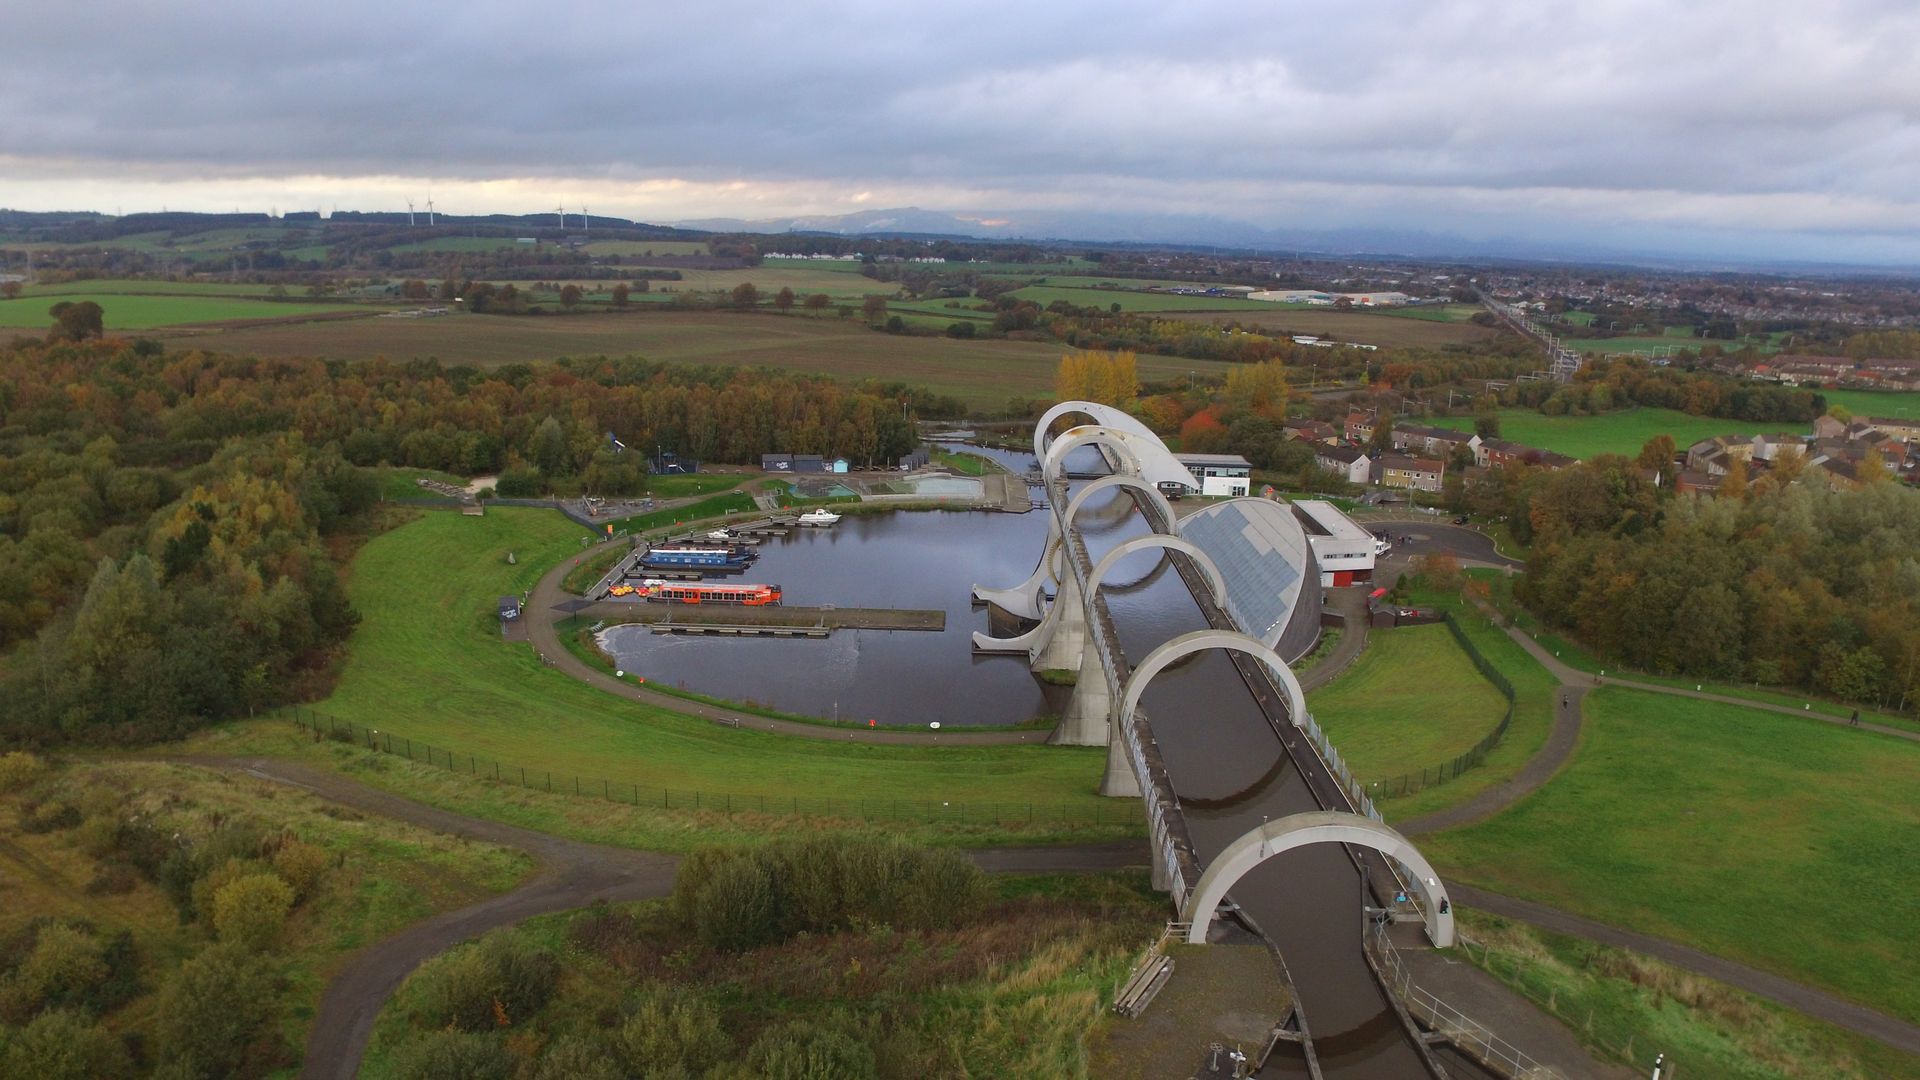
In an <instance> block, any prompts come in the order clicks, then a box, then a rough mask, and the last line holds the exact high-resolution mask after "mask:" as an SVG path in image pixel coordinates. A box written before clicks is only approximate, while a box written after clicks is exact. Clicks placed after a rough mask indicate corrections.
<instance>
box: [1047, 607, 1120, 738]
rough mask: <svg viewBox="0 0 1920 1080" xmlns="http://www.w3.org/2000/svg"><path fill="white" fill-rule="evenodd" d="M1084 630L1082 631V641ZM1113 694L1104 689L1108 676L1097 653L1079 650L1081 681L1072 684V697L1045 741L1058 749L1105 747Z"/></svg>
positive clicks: (1110, 731) (1111, 729)
mask: <svg viewBox="0 0 1920 1080" xmlns="http://www.w3.org/2000/svg"><path fill="white" fill-rule="evenodd" d="M1084 636H1085V628H1084V626H1083V627H1082V637H1083V638H1084ZM1112 710H1113V692H1112V691H1111V690H1110V689H1109V688H1108V687H1107V672H1106V669H1105V667H1104V666H1102V665H1101V663H1100V653H1099V651H1098V650H1095V649H1091V648H1082V649H1081V650H1080V677H1079V681H1078V682H1076V683H1074V684H1073V696H1072V697H1071V698H1069V699H1068V701H1067V707H1066V710H1065V711H1064V712H1062V713H1061V714H1060V722H1059V723H1058V724H1056V725H1054V729H1053V734H1052V735H1050V736H1048V737H1047V741H1048V742H1050V743H1053V744H1055V745H1058V746H1104V745H1106V743H1107V742H1108V740H1109V739H1110V738H1111V737H1112V731H1113V724H1112V721H1111V720H1110V715H1111V713H1112Z"/></svg>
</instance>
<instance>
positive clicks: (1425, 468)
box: [1373, 454, 1447, 492]
mask: <svg viewBox="0 0 1920 1080" xmlns="http://www.w3.org/2000/svg"><path fill="white" fill-rule="evenodd" d="M1373 464H1374V473H1375V475H1376V476H1377V477H1378V479H1379V483H1380V486H1382V487H1390V488H1406V489H1408V490H1411V491H1432V492H1438V491H1439V490H1440V484H1441V481H1442V480H1443V479H1445V477H1446V473H1447V463H1446V462H1444V461H1439V460H1435V459H1433V458H1421V457H1410V456H1408V455H1406V454H1381V455H1380V459H1379V460H1378V461H1375V462H1374V463H1373Z"/></svg>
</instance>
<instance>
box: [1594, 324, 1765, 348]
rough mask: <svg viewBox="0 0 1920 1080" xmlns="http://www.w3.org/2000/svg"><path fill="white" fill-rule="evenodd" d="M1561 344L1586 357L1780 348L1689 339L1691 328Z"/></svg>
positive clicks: (1757, 343)
mask: <svg viewBox="0 0 1920 1080" xmlns="http://www.w3.org/2000/svg"><path fill="white" fill-rule="evenodd" d="M1561 340H1563V341H1564V342H1566V344H1567V345H1568V346H1569V347H1571V348H1573V349H1575V350H1578V351H1579V352H1583V353H1589V354H1594V353H1613V352H1644V353H1652V352H1657V351H1659V350H1661V349H1666V350H1669V351H1673V350H1678V349H1692V350H1693V351H1695V352H1698V351H1700V350H1701V349H1703V348H1705V347H1707V346H1708V345H1718V346H1720V347H1721V348H1722V349H1725V350H1727V351H1728V352H1733V351H1735V350H1737V349H1741V348H1744V347H1746V346H1748V345H1751V346H1753V347H1754V348H1755V349H1758V350H1759V351H1761V352H1763V353H1766V352H1777V351H1779V348H1780V345H1779V342H1778V340H1777V339H1775V338H1773V337H1768V338H1765V339H1764V340H1763V339H1758V338H1756V339H1753V340H1746V339H1739V340H1734V341H1723V340H1720V339H1718V338H1702V337H1695V336H1694V335H1693V327H1691V326H1669V327H1667V329H1666V333H1664V334H1659V335H1641V336H1637V337H1613V338H1572V337H1570V338H1562V339H1561Z"/></svg>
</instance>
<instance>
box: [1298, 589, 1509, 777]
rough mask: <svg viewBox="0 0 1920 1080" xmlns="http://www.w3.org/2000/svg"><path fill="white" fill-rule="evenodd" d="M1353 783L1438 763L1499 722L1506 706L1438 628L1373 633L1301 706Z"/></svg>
mask: <svg viewBox="0 0 1920 1080" xmlns="http://www.w3.org/2000/svg"><path fill="white" fill-rule="evenodd" d="M1307 706H1308V707H1309V708H1311V709H1312V710H1313V718H1314V720H1315V721H1317V722H1318V723H1319V724H1320V726H1321V728H1322V729H1324V730H1325V731H1326V733H1327V738H1329V739H1332V740H1333V744H1334V745H1335V746H1336V747H1339V749H1340V753H1341V756H1343V757H1345V758H1346V759H1347V763H1348V764H1349V765H1350V766H1351V767H1352V768H1353V773H1354V776H1355V777H1357V778H1358V779H1359V780H1360V782H1361V783H1363V784H1368V783H1373V782H1374V781H1380V780H1391V779H1394V778H1395V777H1398V776H1400V775H1401V774H1403V773H1407V772H1418V771H1420V770H1421V769H1423V768H1426V767H1429V766H1436V765H1440V764H1443V763H1445V762H1447V761H1449V760H1451V759H1453V758H1455V757H1457V756H1459V755H1460V754H1463V753H1465V752H1466V751H1468V750H1470V749H1472V748H1473V745H1474V744H1475V743H1477V742H1479V741H1480V740H1481V739H1483V738H1485V737H1486V736H1487V734H1488V733H1489V732H1491V731H1492V730H1493V729H1494V728H1495V727H1496V726H1498V725H1499V723H1500V717H1501V715H1502V714H1503V713H1505V712H1506V708H1507V699H1506V698H1504V697H1501V696H1500V692H1499V691H1498V690H1496V689H1494V687H1493V684H1492V683H1490V682H1488V681H1487V680H1486V679H1484V678H1482V677H1481V675H1480V673H1479V672H1478V671H1477V670H1475V669H1474V666H1473V661H1472V659H1471V658H1469V657H1468V656H1467V654H1466V652H1465V651H1464V650H1462V649H1461V648H1460V645H1459V643H1458V642H1456V641H1455V640H1454V639H1453V634H1452V632H1450V631H1449V630H1448V629H1447V628H1446V627H1445V626H1440V625H1430V626H1403V627H1399V628H1397V629H1394V630H1390V631H1382V632H1376V633H1374V634H1372V635H1370V636H1369V637H1368V639H1367V651H1366V652H1364V653H1362V654H1361V655H1360V658H1359V659H1358V660H1356V661H1354V664H1353V666H1352V667H1350V668H1348V669H1347V670H1346V671H1344V672H1342V673H1341V674H1340V676H1339V677H1338V678H1336V679H1334V680H1333V682H1331V683H1329V684H1328V685H1326V686H1325V687H1323V688H1321V689H1319V690H1316V691H1314V692H1313V694H1312V695H1311V696H1310V697H1309V698H1308V699H1307Z"/></svg>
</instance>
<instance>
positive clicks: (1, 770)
mask: <svg viewBox="0 0 1920 1080" xmlns="http://www.w3.org/2000/svg"><path fill="white" fill-rule="evenodd" d="M50 771H52V770H51V769H50V768H49V767H48V765H47V763H46V762H44V761H42V760H40V759H39V758H38V757H35V756H34V755H32V754H29V753H27V752H26V751H24V750H15V751H14V752H12V753H10V754H0V795H7V794H11V793H12V792H15V791H19V790H20V789H22V788H24V787H26V786H27V785H29V784H32V783H34V782H35V781H37V780H39V779H40V778H41V777H43V776H45V775H47V773H48V772H50Z"/></svg>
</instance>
